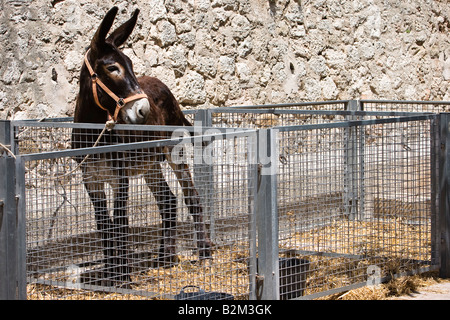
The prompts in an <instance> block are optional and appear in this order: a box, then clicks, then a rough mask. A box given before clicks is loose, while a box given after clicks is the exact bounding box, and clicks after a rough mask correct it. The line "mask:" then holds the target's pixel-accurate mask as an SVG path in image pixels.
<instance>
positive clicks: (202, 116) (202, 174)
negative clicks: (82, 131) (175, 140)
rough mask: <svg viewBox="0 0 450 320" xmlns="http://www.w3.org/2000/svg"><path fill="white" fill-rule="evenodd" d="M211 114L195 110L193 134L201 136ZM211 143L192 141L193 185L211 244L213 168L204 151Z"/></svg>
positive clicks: (213, 235) (203, 110)
mask: <svg viewBox="0 0 450 320" xmlns="http://www.w3.org/2000/svg"><path fill="white" fill-rule="evenodd" d="M211 125H212V119H211V112H210V110H208V109H201V110H197V113H196V114H195V118H194V128H195V129H194V134H195V135H202V134H203V133H204V130H205V129H204V128H205V127H211ZM210 143H212V142H206V141H202V140H201V138H200V139H199V140H198V141H197V140H195V141H194V174H193V175H194V177H193V179H194V183H195V186H196V189H197V191H198V193H199V197H200V201H201V204H202V206H203V215H204V216H205V217H209V223H210V227H209V229H210V230H209V236H210V239H211V241H212V242H214V240H215V217H214V210H212V208H211V207H212V204H213V201H212V198H211V195H214V180H213V177H214V175H213V171H214V169H213V166H212V165H211V164H208V163H206V162H205V159H204V158H203V155H204V150H205V148H206V147H208V145H209V144H210Z"/></svg>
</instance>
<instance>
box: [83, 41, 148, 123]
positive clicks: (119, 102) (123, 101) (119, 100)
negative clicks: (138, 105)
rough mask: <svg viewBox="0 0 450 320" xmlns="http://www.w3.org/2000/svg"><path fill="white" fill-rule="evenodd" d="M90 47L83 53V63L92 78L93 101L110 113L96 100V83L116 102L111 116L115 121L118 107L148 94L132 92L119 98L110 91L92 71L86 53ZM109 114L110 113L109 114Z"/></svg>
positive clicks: (120, 107)
mask: <svg viewBox="0 0 450 320" xmlns="http://www.w3.org/2000/svg"><path fill="white" fill-rule="evenodd" d="M90 50H91V49H89V50H88V51H86V54H85V55H84V63H85V64H86V67H87V68H88V70H89V74H90V75H91V80H92V94H93V95H94V101H95V103H96V104H97V105H98V106H99V107H100V108H101V109H103V110H105V111H107V112H108V114H109V113H110V112H109V110H108V109H106V108H105V107H103V106H102V105H101V103H100V101H99V100H98V94H97V84H98V85H99V86H100V88H102V89H103V91H105V92H106V94H107V95H109V96H110V97H111V98H112V99H114V101H115V102H116V109H115V110H114V115H113V116H112V119H113V120H114V121H117V117H118V115H119V111H120V109H122V108H123V107H124V106H125V105H126V104H127V103H128V102H130V101H133V100H138V99H142V98H148V96H147V95H146V94H145V93H137V94H133V95H131V96H129V97H126V98H125V99H122V98H119V97H118V96H117V95H116V94H115V93H114V92H112V91H111V90H110V89H109V88H108V87H107V86H106V85H105V84H104V83H103V82H102V81H101V80H100V78H99V77H98V75H97V74H96V73H95V72H94V69H92V66H91V64H90V63H89V60H88V58H87V56H88V53H89V52H90ZM110 116H111V115H110Z"/></svg>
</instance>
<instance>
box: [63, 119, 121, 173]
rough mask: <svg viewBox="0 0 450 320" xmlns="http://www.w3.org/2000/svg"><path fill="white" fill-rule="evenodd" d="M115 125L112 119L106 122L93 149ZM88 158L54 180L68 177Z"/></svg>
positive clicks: (87, 156)
mask: <svg viewBox="0 0 450 320" xmlns="http://www.w3.org/2000/svg"><path fill="white" fill-rule="evenodd" d="M115 125H116V122H115V121H114V120H112V119H110V120H108V121H106V123H105V126H104V127H103V130H102V132H100V134H99V135H98V138H97V140H96V141H95V143H94V145H93V146H92V147H93V148H95V147H96V146H97V145H98V143H99V142H100V139H101V138H102V136H103V135H104V134H105V132H106V130H108V131H111V130H112V129H114V126H115ZM89 156H90V154H87V155H86V156H85V157H84V159H83V160H82V161H81V162H80V163H79V164H78V165H77V166H76V167H75V168H74V169H72V170H70V171H69V172H67V173H65V174H62V175H59V176H56V177H55V179H59V178H62V177H65V176H68V175H70V174H72V173H74V172H75V171H76V170H78V169H79V168H80V167H81V166H82V165H83V163H85V162H86V160H87V159H88V158H89Z"/></svg>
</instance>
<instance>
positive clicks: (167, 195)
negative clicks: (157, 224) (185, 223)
mask: <svg viewBox="0 0 450 320" xmlns="http://www.w3.org/2000/svg"><path fill="white" fill-rule="evenodd" d="M144 178H145V181H146V182H147V185H148V187H149V188H150V190H151V191H152V193H153V196H154V197H155V199H156V203H157V205H158V209H159V212H160V214H161V219H162V225H163V227H162V238H161V247H160V250H159V260H160V262H162V263H169V266H170V265H171V264H172V263H176V262H177V256H176V245H175V237H176V221H177V198H176V197H175V195H174V194H173V193H172V191H171V190H170V187H169V185H168V184H167V181H166V179H165V177H164V175H163V173H162V171H161V164H160V163H159V162H157V163H155V164H153V165H152V166H151V168H150V170H149V171H148V172H147V173H145V174H144Z"/></svg>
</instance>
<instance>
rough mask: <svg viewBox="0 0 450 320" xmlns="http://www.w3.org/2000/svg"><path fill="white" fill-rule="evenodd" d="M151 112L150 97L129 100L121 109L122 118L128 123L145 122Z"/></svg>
mask: <svg viewBox="0 0 450 320" xmlns="http://www.w3.org/2000/svg"><path fill="white" fill-rule="evenodd" d="M149 113H150V103H149V102H148V99H146V98H142V99H138V100H134V101H130V102H128V103H127V104H126V105H125V106H123V107H122V108H121V110H120V118H122V120H123V122H125V123H127V124H144V123H145V121H146V120H147V117H148V114H149Z"/></svg>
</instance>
